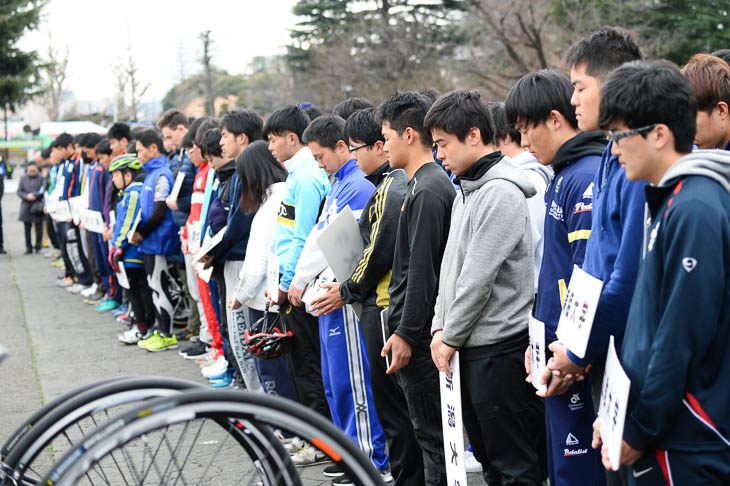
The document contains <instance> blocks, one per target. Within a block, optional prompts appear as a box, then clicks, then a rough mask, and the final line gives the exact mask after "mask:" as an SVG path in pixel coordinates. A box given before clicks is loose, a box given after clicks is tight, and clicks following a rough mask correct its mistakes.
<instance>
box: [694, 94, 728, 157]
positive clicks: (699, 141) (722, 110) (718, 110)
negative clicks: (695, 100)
mask: <svg viewBox="0 0 730 486" xmlns="http://www.w3.org/2000/svg"><path fill="white" fill-rule="evenodd" d="M729 118H730V116H728V107H727V105H726V104H725V103H718V104H717V105H715V108H713V109H712V111H711V112H710V113H707V112H706V111H705V110H697V133H696V134H695V140H694V142H695V145H697V147H699V148H700V149H714V148H724V147H721V146H720V145H722V142H723V141H725V137H726V134H727V128H726V126H727V123H729V122H730V119H729Z"/></svg>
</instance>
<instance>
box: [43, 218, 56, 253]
mask: <svg viewBox="0 0 730 486" xmlns="http://www.w3.org/2000/svg"><path fill="white" fill-rule="evenodd" d="M45 221H46V232H47V233H48V239H49V240H51V246H53V248H55V249H56V250H58V239H57V238H56V225H55V224H53V219H52V218H51V216H50V215H48V214H46V217H45Z"/></svg>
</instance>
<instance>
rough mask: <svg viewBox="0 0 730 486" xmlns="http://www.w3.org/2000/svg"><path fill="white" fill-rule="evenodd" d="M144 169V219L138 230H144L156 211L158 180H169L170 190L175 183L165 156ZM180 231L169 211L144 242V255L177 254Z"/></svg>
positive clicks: (161, 156)
mask: <svg viewBox="0 0 730 486" xmlns="http://www.w3.org/2000/svg"><path fill="white" fill-rule="evenodd" d="M143 168H144V170H146V171H147V176H146V177H145V179H144V188H143V189H142V195H141V197H140V200H141V205H142V219H141V220H140V222H139V224H140V226H139V227H138V228H142V227H143V226H144V225H145V223H147V220H149V218H150V216H152V213H153V211H154V208H155V186H156V185H157V179H159V178H160V177H165V178H167V181H168V183H169V184H170V189H172V185H173V183H174V182H173V180H172V172H170V169H169V167H168V166H167V157H165V156H164V155H160V156H158V157H155V158H154V159H152V160H150V161H147V162H145V163H144V165H143ZM178 229H179V228H178V226H177V225H176V224H175V222H174V221H173V219H172V211H171V210H170V209H167V212H166V213H165V219H163V220H162V223H160V225H159V226H158V227H157V228H155V229H154V231H152V233H150V234H149V235H147V237H146V238H145V239H144V240H142V244H141V245H140V250H142V253H146V254H150V255H170V254H173V253H175V252H177V251H178V250H179V249H180V238H179V237H178V235H177V232H178Z"/></svg>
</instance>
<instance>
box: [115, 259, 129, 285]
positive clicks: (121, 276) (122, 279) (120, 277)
mask: <svg viewBox="0 0 730 486" xmlns="http://www.w3.org/2000/svg"><path fill="white" fill-rule="evenodd" d="M117 282H119V285H121V286H122V287H124V288H125V289H127V290H129V279H128V278H127V270H126V269H125V268H124V262H119V271H118V272H117Z"/></svg>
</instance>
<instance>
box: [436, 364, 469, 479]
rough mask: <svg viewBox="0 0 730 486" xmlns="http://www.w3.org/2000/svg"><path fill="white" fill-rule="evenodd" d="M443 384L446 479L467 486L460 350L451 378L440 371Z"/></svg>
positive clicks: (442, 404) (442, 414) (440, 379)
mask: <svg viewBox="0 0 730 486" xmlns="http://www.w3.org/2000/svg"><path fill="white" fill-rule="evenodd" d="M439 381H440V385H441V425H442V427H443V431H444V456H445V459H446V479H447V482H448V484H449V485H460V486H466V484H467V483H466V467H465V466H464V424H463V422H462V414H461V374H460V372H459V352H458V351H457V352H455V353H454V356H453V357H452V358H451V378H449V377H448V376H446V373H444V372H439Z"/></svg>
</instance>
